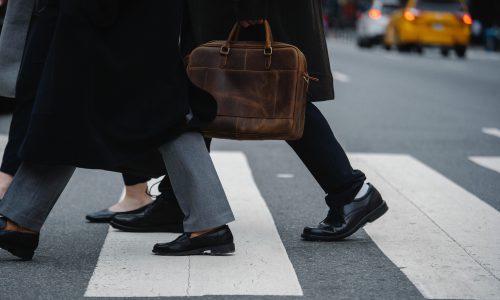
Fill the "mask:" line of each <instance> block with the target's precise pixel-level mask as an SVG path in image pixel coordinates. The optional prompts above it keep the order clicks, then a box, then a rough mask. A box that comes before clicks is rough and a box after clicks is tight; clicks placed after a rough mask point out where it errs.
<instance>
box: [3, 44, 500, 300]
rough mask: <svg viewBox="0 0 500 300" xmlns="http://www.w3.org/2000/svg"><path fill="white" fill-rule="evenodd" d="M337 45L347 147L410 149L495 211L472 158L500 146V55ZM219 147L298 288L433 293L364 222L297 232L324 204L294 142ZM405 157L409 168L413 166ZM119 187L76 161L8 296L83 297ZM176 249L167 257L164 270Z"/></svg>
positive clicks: (496, 204) (14, 268) (333, 109)
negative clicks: (335, 236) (281, 249)
mask: <svg viewBox="0 0 500 300" xmlns="http://www.w3.org/2000/svg"><path fill="white" fill-rule="evenodd" d="M330 50H331V55H332V65H333V69H334V70H335V72H336V73H335V77H336V79H337V80H336V85H335V88H336V98H337V99H336V100H335V101H333V102H332V101H330V102H325V103H321V104H319V105H318V106H319V107H320V109H321V110H322V111H323V113H324V114H325V116H326V117H327V119H328V121H329V122H330V124H331V126H332V128H333V129H334V131H335V134H336V136H337V137H338V139H339V140H340V141H341V143H342V144H343V145H344V147H345V149H346V151H348V152H349V153H365V154H366V153H372V154H373V153H378V154H380V153H383V154H407V155H409V156H411V157H413V158H415V159H416V160H418V161H419V162H421V163H422V164H425V165H426V166H428V167H430V168H432V169H433V170H434V171H436V172H438V173H440V174H442V175H443V176H444V177H446V178H447V179H449V180H450V181H451V183H453V184H456V185H457V186H459V187H461V188H463V189H464V190H466V191H468V192H470V193H471V194H472V195H475V196H476V197H477V198H479V199H480V200H481V201H482V202H483V203H487V204H489V205H490V206H489V208H491V211H492V214H495V213H497V212H498V210H500V197H499V196H498V195H499V193H500V187H499V183H500V173H498V172H496V171H494V170H491V169H488V168H485V167H483V166H480V165H478V164H476V163H474V162H472V161H471V160H470V159H469V157H471V156H488V157H489V156H494V157H498V156H500V138H499V137H496V136H493V135H489V134H485V133H483V128H500V56H495V55H488V54H486V53H482V52H480V51H478V52H471V53H470V55H469V58H468V59H467V60H459V59H456V58H448V59H443V58H441V57H440V56H439V54H438V53H437V52H435V51H427V53H426V54H425V55H424V56H418V55H417V54H413V55H411V54H406V55H402V54H399V53H395V52H392V53H388V52H385V51H384V50H381V49H375V50H359V49H357V48H356V47H355V46H354V45H353V44H350V43H348V42H345V41H335V40H330ZM8 124H9V116H4V117H2V118H0V133H3V134H7V133H8ZM213 149H214V150H218V151H241V152H243V153H244V154H245V155H246V157H247V159H248V162H249V165H250V168H251V170H252V172H253V176H254V178H255V182H256V184H257V187H258V189H259V191H260V193H261V194H262V197H263V198H264V199H265V201H266V203H267V205H268V207H269V210H270V212H271V214H272V217H273V218H274V221H275V224H276V228H277V230H278V232H279V236H280V238H281V241H282V243H283V245H284V246H285V249H286V251H287V253H288V257H289V260H290V262H291V264H292V265H293V268H294V270H295V273H296V275H297V278H298V281H299V283H300V287H301V288H302V291H303V294H304V296H303V297H300V296H297V297H290V298H294V299H295V298H297V299H424V296H425V295H428V294H425V286H424V287H422V286H420V288H418V287H419V284H418V280H416V281H415V280H414V279H412V278H413V277H411V276H410V277H408V276H407V274H406V273H404V272H403V271H404V270H403V269H404V267H402V266H401V264H400V263H398V261H397V259H394V257H393V256H391V255H389V254H388V253H390V252H386V251H384V249H385V248H384V247H383V246H381V247H379V246H378V245H377V244H376V243H375V242H374V239H373V237H374V236H375V235H373V236H372V234H371V233H370V235H368V234H367V233H366V232H365V231H360V232H358V233H357V234H355V235H354V236H353V237H351V238H350V239H348V240H347V241H344V242H338V243H308V242H304V241H302V240H301V239H300V232H301V231H302V228H303V226H304V225H312V224H315V223H316V222H317V221H320V220H321V219H322V218H323V217H324V216H325V214H326V212H327V210H326V206H325V204H324V201H323V197H324V195H323V192H322V191H321V189H320V188H319V186H318V185H317V184H316V183H315V181H314V179H313V178H312V176H311V175H310V174H309V173H308V172H307V170H306V169H305V168H304V167H303V166H302V164H301V162H300V161H299V160H298V159H297V157H296V156H295V155H294V153H293V152H292V151H291V149H290V148H288V146H287V145H286V144H285V143H283V142H234V141H216V142H215V143H214V145H213ZM400 168H401V169H402V170H401V171H400V173H401V174H405V168H406V166H404V165H401V166H400ZM409 173H411V172H409ZM278 174H287V175H289V176H277V175H278ZM403 176H405V175H403ZM408 176H413V175H411V174H409V175H408ZM414 180H415V181H417V180H420V179H419V178H415V179H412V178H410V179H409V180H408V184H409V185H411V183H412V181H414ZM451 183H450V184H451ZM446 184H448V183H446ZM397 188H399V189H401V190H404V188H405V187H404V186H398V187H397ZM121 189H122V186H121V177H120V176H119V175H118V174H113V173H110V172H103V171H94V170H79V171H77V173H76V175H75V176H74V178H73V179H72V180H71V182H70V184H69V186H68V188H67V189H66V191H65V192H64V194H63V195H62V197H61V199H60V201H59V203H58V204H57V205H56V207H55V209H54V210H53V212H52V214H51V216H50V218H49V220H48V221H47V224H46V226H45V228H44V230H43V231H42V240H41V244H40V247H39V249H38V252H37V255H36V256H35V259H34V261H32V262H19V261H17V260H15V259H13V258H12V257H11V256H9V255H8V254H6V253H4V252H1V253H0V270H1V272H0V299H81V298H84V294H85V292H86V290H87V287H88V285H89V281H90V279H91V277H92V274H93V272H94V270H95V268H96V264H97V261H98V258H99V255H100V253H101V250H102V248H103V244H104V241H105V239H106V236H107V234H108V227H107V226H106V225H95V224H87V223H86V222H85V220H84V215H85V213H87V212H90V211H94V210H98V209H102V208H104V207H106V206H109V205H111V204H112V203H113V202H114V201H115V200H116V199H117V198H118V197H119V195H120V193H121ZM448 200H449V199H448ZM457 200H459V199H457ZM416 205H418V203H417V204H416ZM439 209H442V208H441V207H440V206H439V205H436V210H439ZM437 213H438V214H439V213H444V212H439V211H438V212H437ZM248 217H249V218H250V217H251V216H248ZM391 217H393V216H391V215H387V216H386V218H391ZM479 218H481V216H478V215H475V214H474V213H473V212H471V214H470V216H469V219H464V220H463V223H465V224H467V223H470V224H474V222H477V221H478V219H479ZM457 225H459V224H457ZM256 226H257V225H256ZM497 229H499V230H500V228H497ZM402 230H404V229H402ZM161 238H162V236H161V235H159V239H160V241H161ZM236 238H237V239H238V238H240V239H243V238H244V237H238V236H236ZM481 238H488V237H487V236H481ZM165 239H166V237H165ZM424 243H425V241H424ZM151 246H152V245H151ZM403 246H404V245H403ZM385 250H387V249H385ZM496 250H498V249H496ZM497 253H500V252H497ZM116 255H118V256H119V255H120V253H117V254H116ZM144 255H149V253H144ZM236 255H238V254H236ZM168 260H169V258H163V261H162V262H163V264H164V268H165V273H166V274H167V273H168V268H169V263H168ZM478 260H480V259H478ZM490 273H491V274H493V275H494V276H493V275H492V276H493V277H495V276H496V275H495V273H494V272H493V271H492V272H490ZM141 275H142V274H139V273H137V274H133V273H132V274H130V276H137V277H138V278H140V277H141ZM207 276H210V274H207ZM496 279H497V280H498V277H496ZM171 280H172V279H171V278H170V279H169V277H168V276H167V275H166V276H165V278H164V281H163V282H164V284H165V285H168V284H169V281H171ZM137 284H138V285H139V284H140V282H139V281H138V283H137ZM458 288H459V287H457V289H458ZM431 294H432V293H431ZM497 296H498V297H500V294H497ZM204 298H206V299H264V298H265V299H267V298H274V297H273V296H267V295H262V296H251V295H247V296H244V295H242V296H228V295H226V296H218V295H215V296H208V297H204ZM279 298H282V297H279ZM287 298H288V297H287Z"/></svg>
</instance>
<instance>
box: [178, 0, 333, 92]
mask: <svg viewBox="0 0 500 300" xmlns="http://www.w3.org/2000/svg"><path fill="white" fill-rule="evenodd" d="M186 4H187V8H186V10H185V11H186V14H187V16H186V18H185V20H184V24H185V26H184V30H183V39H182V41H183V43H182V46H183V52H184V54H188V53H189V52H190V51H191V50H192V49H193V48H194V47H196V46H198V45H200V44H202V43H205V42H208V41H211V40H221V39H226V38H227V37H228V34H229V31H230V29H231V28H232V26H233V25H234V23H235V21H236V20H258V19H269V21H270V23H271V28H272V30H273V34H274V39H275V40H276V41H279V42H285V43H289V44H293V45H295V46H297V47H299V49H301V50H302V52H304V54H305V56H306V58H307V61H308V69H309V74H310V75H311V76H314V77H317V78H319V79H320V81H319V82H311V85H310V88H309V100H310V101H323V100H331V99H333V98H334V90H333V78H332V72H331V68H330V59H329V55H328V49H327V45H326V40H325V33H324V29H323V17H322V10H321V0H187V1H186ZM263 37H264V36H263V32H262V29H261V28H252V29H249V30H246V31H243V32H242V36H241V38H242V39H252V40H255V39H263Z"/></svg>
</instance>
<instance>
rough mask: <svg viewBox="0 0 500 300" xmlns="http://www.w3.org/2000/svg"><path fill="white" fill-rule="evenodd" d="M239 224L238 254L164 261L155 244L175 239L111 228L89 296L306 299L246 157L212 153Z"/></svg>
mask: <svg viewBox="0 0 500 300" xmlns="http://www.w3.org/2000/svg"><path fill="white" fill-rule="evenodd" d="M212 156H213V159H214V163H215V165H216V167H217V171H218V173H219V176H220V178H221V180H222V182H223V184H224V189H225V190H226V193H227V195H228V197H229V199H230V202H231V206H232V208H233V210H234V213H235V216H236V218H237V220H238V221H237V222H235V223H234V224H232V225H231V228H232V230H233V232H234V234H235V236H236V237H237V239H236V247H237V254H236V255H234V256H230V257H227V256H225V257H173V258H172V257H159V256H154V255H147V253H148V252H150V251H151V248H152V245H153V244H154V243H156V242H159V241H167V240H171V239H173V238H174V237H175V235H167V234H129V233H123V232H116V231H114V230H110V231H109V233H108V237H107V238H106V241H105V243H104V246H103V249H102V251H101V255H100V257H99V261H98V264H97V267H96V269H95V271H94V274H93V276H92V278H91V280H90V282H89V285H88V288H87V292H86V294H85V295H86V296H87V297H157V296H202V295H281V296H283V295H288V296H301V295H302V294H303V293H302V288H301V286H300V284H299V282H298V279H297V275H296V274H295V270H294V268H293V266H292V264H291V262H290V260H289V258H288V255H287V253H286V250H285V248H284V246H283V244H282V242H281V239H280V237H279V234H278V232H277V230H276V227H275V224H274V221H273V218H272V216H271V213H270V212H269V210H268V208H267V205H266V204H265V201H264V199H263V198H262V196H261V195H260V192H259V190H258V188H257V186H256V184H255V182H254V180H253V177H252V174H251V171H250V168H249V166H248V163H247V161H246V158H245V156H244V154H243V153H240V152H215V153H214V154H212Z"/></svg>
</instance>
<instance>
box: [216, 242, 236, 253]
mask: <svg viewBox="0 0 500 300" xmlns="http://www.w3.org/2000/svg"><path fill="white" fill-rule="evenodd" d="M235 251H236V247H235V246H234V243H231V244H226V245H222V246H217V247H213V248H211V249H210V254H211V255H224V254H231V253H234V252H235Z"/></svg>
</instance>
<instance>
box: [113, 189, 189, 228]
mask: <svg viewBox="0 0 500 300" xmlns="http://www.w3.org/2000/svg"><path fill="white" fill-rule="evenodd" d="M183 221H184V214H183V213H182V211H181V209H180V207H179V204H177V201H176V200H175V198H172V197H168V194H167V193H164V194H161V195H160V196H158V197H157V199H156V200H155V201H154V202H153V203H152V204H151V205H150V206H149V207H148V208H146V210H145V211H144V212H143V213H138V214H126V215H124V214H120V215H116V216H115V217H113V219H112V220H111V221H110V222H109V224H110V225H111V226H112V227H113V228H115V229H119V230H122V231H127V232H175V233H178V232H184V228H183V224H182V222H183Z"/></svg>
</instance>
